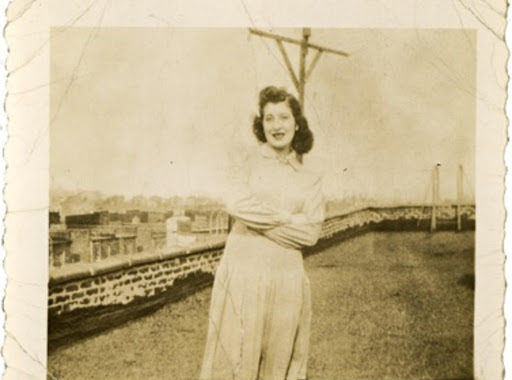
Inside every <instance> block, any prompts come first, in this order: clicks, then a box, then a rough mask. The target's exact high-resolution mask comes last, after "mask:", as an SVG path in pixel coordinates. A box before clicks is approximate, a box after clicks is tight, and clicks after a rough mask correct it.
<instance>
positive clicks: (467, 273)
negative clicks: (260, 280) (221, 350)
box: [48, 232, 474, 380]
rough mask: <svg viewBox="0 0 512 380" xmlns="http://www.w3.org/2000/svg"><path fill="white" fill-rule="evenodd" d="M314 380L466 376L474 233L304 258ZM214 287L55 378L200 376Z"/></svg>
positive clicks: (97, 339)
mask: <svg viewBox="0 0 512 380" xmlns="http://www.w3.org/2000/svg"><path fill="white" fill-rule="evenodd" d="M305 266H306V269H307V272H308V274H309V277H310V280H311V286H312V293H313V308H314V316H313V322H312V336H311V348H310V360H309V376H310V379H326V380H327V379H351V380H352V379H467V378H471V377H472V366H473V298H474V290H473V279H474V233H473V232H463V233H454V232H438V233H435V234H430V233H424V232H400V233H398V232H392V233H368V234H365V235H363V236H360V237H356V238H353V239H349V240H347V241H344V242H342V243H339V244H337V245H335V246H333V247H330V248H328V249H326V250H325V251H323V252H321V253H317V254H315V255H312V256H309V257H307V258H306V260H305ZM210 291H211V289H206V290H204V291H201V292H199V293H197V294H195V295H192V296H190V297H188V298H186V299H184V300H182V301H181V302H178V303H175V304H170V305H167V306H165V307H163V308H162V309H160V310H158V311H156V312H155V313H153V314H151V315H149V316H146V317H144V318H140V319H138V320H134V321H132V322H130V323H127V324H125V325H122V326H120V327H119V328H117V329H115V330H111V331H108V332H105V333H103V334H101V335H97V336H93V337H90V338H88V339H86V340H82V341H79V342H76V343H75V344H73V345H70V346H67V347H61V348H59V349H57V350H55V351H53V352H51V353H50V355H49V357H48V371H49V376H48V378H49V379H73V380H80V379H144V380H146V379H176V380H180V379H196V378H197V376H198V374H199V367H200V364H201V359H202V354H203V346H204V341H205V337H206V324H207V318H208V307H209V301H210Z"/></svg>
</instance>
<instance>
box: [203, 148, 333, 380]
mask: <svg viewBox="0 0 512 380" xmlns="http://www.w3.org/2000/svg"><path fill="white" fill-rule="evenodd" d="M235 162H236V163H235V165H234V168H233V171H232V173H231V174H232V177H233V178H232V180H233V188H234V189H235V191H234V194H232V195H231V196H230V198H231V199H230V202H229V205H228V212H229V213H230V214H231V215H232V216H233V217H234V218H235V223H234V225H233V228H232V230H231V232H230V234H229V236H228V239H227V242H226V247H225V251H224V255H223V256H222V259H221V261H220V263H219V267H218V269H217V272H216V275H215V282H214V285H213V290H212V299H211V306H210V315H209V326H208V336H207V343H206V348H205V354H204V358H203V365H202V370H201V375H200V378H201V379H204V380H206V379H208V380H212V379H215V380H229V379H232V380H257V379H261V380H284V379H287V380H297V379H305V378H306V366H307V356H308V348H309V333H310V322H311V294H310V287H309V280H308V278H307V276H306V274H305V272H304V267H303V260H302V253H301V251H300V249H301V248H302V247H304V246H311V245H314V244H315V243H316V241H317V240H318V237H319V234H320V231H321V224H322V221H323V219H324V203H323V196H322V189H321V179H320V176H318V175H315V174H314V173H313V172H311V171H308V170H306V169H305V168H304V167H303V166H302V164H301V163H300V162H299V161H298V160H297V157H296V154H295V153H294V152H292V153H291V154H290V155H288V157H286V159H279V158H278V157H277V156H276V154H275V152H274V150H273V149H272V148H271V147H269V146H268V145H267V144H262V145H261V146H260V147H259V148H258V149H256V150H254V151H253V152H249V153H246V154H245V155H242V156H241V157H238V159H237V160H235Z"/></svg>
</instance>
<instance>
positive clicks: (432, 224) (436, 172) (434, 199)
mask: <svg viewBox="0 0 512 380" xmlns="http://www.w3.org/2000/svg"><path fill="white" fill-rule="evenodd" d="M433 175H434V181H433V184H434V186H432V219H431V221H430V231H431V232H434V231H435V230H436V228H437V219H436V218H437V215H436V214H437V201H438V199H437V196H438V192H439V166H437V165H436V166H435V168H434V173H433Z"/></svg>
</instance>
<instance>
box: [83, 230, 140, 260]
mask: <svg viewBox="0 0 512 380" xmlns="http://www.w3.org/2000/svg"><path fill="white" fill-rule="evenodd" d="M135 238H136V235H135V234H130V233H118V234H110V233H97V234H96V233H95V234H92V235H91V240H90V244H91V245H90V251H89V254H90V257H89V261H90V262H96V261H101V260H105V259H107V258H109V257H112V256H116V255H129V254H132V253H135V252H136V246H135Z"/></svg>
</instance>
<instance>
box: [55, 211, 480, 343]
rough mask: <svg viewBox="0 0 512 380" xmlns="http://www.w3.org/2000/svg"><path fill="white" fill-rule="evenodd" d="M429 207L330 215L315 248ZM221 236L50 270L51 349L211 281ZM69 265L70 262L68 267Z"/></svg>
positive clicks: (443, 217)
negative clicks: (186, 246)
mask: <svg viewBox="0 0 512 380" xmlns="http://www.w3.org/2000/svg"><path fill="white" fill-rule="evenodd" d="M438 215H439V222H438V224H439V226H442V225H444V226H447V225H448V224H449V225H450V228H453V227H454V218H455V208H453V207H444V208H441V209H439V210H438ZM474 216H475V208H474V206H464V207H463V209H462V219H463V222H464V224H463V225H464V227H465V229H468V228H474ZM429 218H430V209H429V208H425V207H421V206H420V207H413V206H410V207H398V208H379V209H371V208H370V209H365V210H361V211H355V212H352V213H349V214H346V215H340V216H334V217H330V218H328V219H327V220H326V221H325V222H324V225H323V229H322V236H321V239H320V241H319V244H317V246H316V247H314V248H313V249H310V250H308V251H307V252H306V253H311V252H314V251H319V250H322V249H324V248H325V246H327V245H329V244H332V243H334V242H337V241H339V240H340V239H341V238H343V237H350V236H353V235H354V234H361V233H364V232H366V231H369V230H373V229H399V230H403V229H426V228H428V226H429ZM223 248H224V241H219V242H217V243H215V244H210V245H202V246H197V247H195V248H191V249H188V250H184V249H182V250H174V251H169V252H164V251H162V252H158V253H151V252H150V253H141V254H139V255H136V256H131V257H125V258H120V260H117V261H110V262H108V261H106V262H100V263H96V264H88V265H82V264H80V265H76V266H74V267H72V268H67V269H66V271H65V272H62V271H61V272H53V273H52V274H51V277H50V282H49V298H48V318H49V319H48V338H49V348H50V349H52V348H54V347H56V346H58V345H60V344H63V343H66V342H69V341H73V340H75V339H76V338H78V337H83V336H87V335H90V334H91V333H94V332H97V331H100V330H103V329H106V328H109V327H112V326H117V325H119V324H120V323H123V322H125V321H127V320H129V319H132V318H134V317H137V316H140V315H143V314H144V313H147V312H150V311H152V310H155V309H156V308H158V307H160V306H162V305H164V304H165V303H168V302H172V301H175V300H177V299H180V298H182V297H184V296H186V295H188V294H191V293H193V292H195V291H197V290H198V289H201V288H204V287H205V286H209V285H210V284H211V282H212V280H213V276H214V273H215V269H216V267H217V264H218V262H219V260H220V257H221V256H222V251H223ZM70 267H71V266H70Z"/></svg>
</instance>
